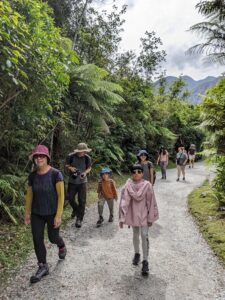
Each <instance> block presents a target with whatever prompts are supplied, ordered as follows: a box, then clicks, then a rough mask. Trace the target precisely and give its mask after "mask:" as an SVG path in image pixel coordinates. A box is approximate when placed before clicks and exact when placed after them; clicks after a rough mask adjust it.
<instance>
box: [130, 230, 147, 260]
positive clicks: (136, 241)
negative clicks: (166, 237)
mask: <svg viewBox="0 0 225 300" xmlns="http://www.w3.org/2000/svg"><path fill="white" fill-rule="evenodd" d="M148 231H149V227H148V226H134V227H133V244H134V252H135V253H140V248H139V244H140V239H139V237H140V233H141V240H142V251H143V260H148V253H149V240H148Z"/></svg>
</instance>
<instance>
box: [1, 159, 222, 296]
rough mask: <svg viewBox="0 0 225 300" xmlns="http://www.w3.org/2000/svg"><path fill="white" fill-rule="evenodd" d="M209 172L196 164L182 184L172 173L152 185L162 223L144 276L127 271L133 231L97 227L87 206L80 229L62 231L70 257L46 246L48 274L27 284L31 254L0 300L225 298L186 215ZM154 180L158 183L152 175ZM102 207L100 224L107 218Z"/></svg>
mask: <svg viewBox="0 0 225 300" xmlns="http://www.w3.org/2000/svg"><path fill="white" fill-rule="evenodd" d="M206 176H209V171H208V170H206V168H205V167H204V166H203V165H202V164H197V165H196V167H195V169H193V170H189V169H188V170H187V176H186V178H187V181H186V182H176V181H175V179H176V174H175V170H169V171H168V176H167V177H168V179H167V180H166V181H161V180H158V181H157V184H156V186H155V193H156V197H157V202H158V204H159V212H160V220H159V221H158V222H157V223H156V224H155V225H154V226H153V227H152V228H151V230H150V275H149V277H148V278H143V277H142V276H141V275H140V271H141V266H138V267H136V268H135V267H133V266H132V264H131V260H132V256H133V248H132V230H131V229H128V228H124V229H123V230H120V229H119V228H118V222H117V219H116V220H115V222H114V223H113V224H109V223H108V222H107V221H106V222H105V224H104V226H103V227H101V228H96V226H95V224H96V221H97V208H96V205H93V206H92V207H90V208H89V209H88V211H87V213H86V216H85V222H84V225H83V227H82V228H81V229H80V230H78V229H76V228H75V227H74V225H73V223H72V222H71V223H70V224H69V225H68V227H67V230H66V231H65V232H63V236H64V237H65V241H66V243H67V248H68V255H67V258H66V260H65V261H58V259H57V249H56V247H54V246H51V245H49V244H48V262H49V264H50V271H51V274H50V275H49V276H46V277H45V278H44V279H43V280H42V281H41V282H39V283H37V284H35V285H32V286H31V285H30V284H29V278H30V275H31V274H32V272H33V271H34V269H35V268H36V260H35V257H34V255H32V256H31V257H30V258H29V261H28V262H27V264H26V265H25V266H24V267H23V269H22V270H21V271H20V272H19V273H18V275H17V277H16V280H15V281H14V284H13V285H10V286H9V287H8V288H7V289H5V290H4V292H2V294H1V296H0V299H27V300H28V299H29V300H30V299H33V300H34V299H38V300H39V299H47V300H50V299H78V300H79V299H80V300H81V299H90V300H95V299H96V300H97V299H98V300H99V299H101V300H106V299H112V300H122V299H123V300H124V299H127V300H128V299H129V300H130V299H131V300H140V299H141V300H145V299H146V300H151V299H155V300H163V299H166V300H198V299H199V300H200V299H207V300H212V299H221V300H222V299H223V300H224V299H225V270H224V269H223V267H222V266H221V265H220V264H219V262H218V260H217V259H216V257H215V256H214V255H213V253H212V251H211V250H210V249H209V247H208V246H207V244H206V242H205V241H204V240H203V239H202V237H201V235H200V234H199V232H198V229H197V227H196V225H195V224H194V222H193V220H192V217H191V216H190V215H189V214H188V212H187V204H186V200H187V195H188V194H189V193H190V192H191V191H192V190H193V188H195V187H197V186H199V185H200V184H201V183H202V182H203V181H204V179H205V178H206ZM158 177H160V176H158ZM106 208H107V207H105V219H106V220H107V219H108V211H107V209H106Z"/></svg>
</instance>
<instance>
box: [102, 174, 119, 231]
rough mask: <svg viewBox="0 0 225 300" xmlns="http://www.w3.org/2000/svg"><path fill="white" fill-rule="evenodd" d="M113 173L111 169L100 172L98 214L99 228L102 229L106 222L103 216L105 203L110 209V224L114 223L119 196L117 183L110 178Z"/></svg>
mask: <svg viewBox="0 0 225 300" xmlns="http://www.w3.org/2000/svg"><path fill="white" fill-rule="evenodd" d="M111 173H112V171H111V170H110V169H109V168H103V169H102V170H101V172H100V176H101V179H100V180H99V183H98V189H97V193H98V214H99V219H98V221H97V227H100V226H101V224H102V223H103V221H104V218H103V216H102V214H103V209H104V205H105V202H107V204H108V208H109V222H113V207H114V200H116V201H117V198H118V195H117V191H116V185H115V181H114V180H113V179H111V178H110V175H111Z"/></svg>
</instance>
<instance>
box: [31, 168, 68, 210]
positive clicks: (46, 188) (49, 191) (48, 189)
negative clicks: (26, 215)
mask: <svg viewBox="0 0 225 300" xmlns="http://www.w3.org/2000/svg"><path fill="white" fill-rule="evenodd" d="M54 170H55V171H58V172H57V173H56V172H55V173H56V174H55V175H54V181H55V182H58V181H63V176H62V173H61V172H60V171H59V170H56V169H54ZM54 181H53V168H51V169H50V170H49V171H48V172H47V173H45V174H43V175H40V174H37V172H36V171H34V172H32V173H31V174H30V175H29V177H28V184H29V185H30V186H31V187H32V192H33V200H32V206H31V213H33V214H36V215H40V216H47V215H54V214H56V211H57V206H58V196H57V191H56V187H55V185H54V183H53V182H54Z"/></svg>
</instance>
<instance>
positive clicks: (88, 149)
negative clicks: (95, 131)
mask: <svg viewBox="0 0 225 300" xmlns="http://www.w3.org/2000/svg"><path fill="white" fill-rule="evenodd" d="M91 151H92V149H90V148H87V149H84V150H79V149H74V150H73V152H74V153H79V152H80V153H81V152H91Z"/></svg>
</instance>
